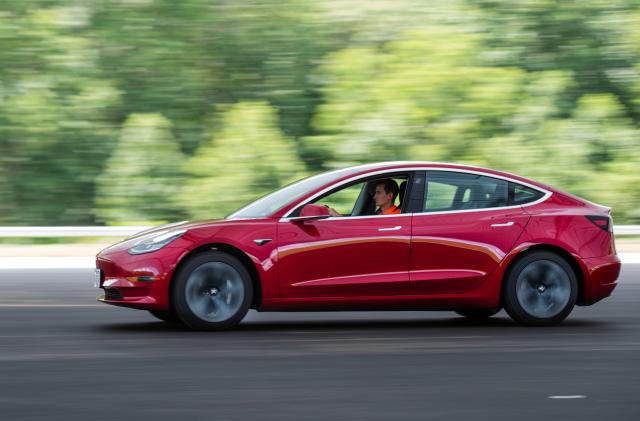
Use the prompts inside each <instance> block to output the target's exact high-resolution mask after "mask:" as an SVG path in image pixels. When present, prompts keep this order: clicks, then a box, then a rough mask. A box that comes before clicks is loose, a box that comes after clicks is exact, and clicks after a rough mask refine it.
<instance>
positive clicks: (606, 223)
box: [586, 215, 611, 232]
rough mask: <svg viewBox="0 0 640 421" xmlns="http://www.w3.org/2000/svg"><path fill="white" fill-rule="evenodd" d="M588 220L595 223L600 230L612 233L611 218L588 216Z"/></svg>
mask: <svg viewBox="0 0 640 421" xmlns="http://www.w3.org/2000/svg"><path fill="white" fill-rule="evenodd" d="M586 217H587V219H588V220H589V221H591V222H593V223H594V224H595V225H596V226H597V227H598V228H600V229H602V230H603V231H608V232H611V217H610V216H601V215H586Z"/></svg>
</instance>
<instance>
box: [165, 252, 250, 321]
mask: <svg viewBox="0 0 640 421" xmlns="http://www.w3.org/2000/svg"><path fill="white" fill-rule="evenodd" d="M209 250H218V251H222V252H224V253H227V254H230V255H231V256H233V257H235V258H237V259H238V260H240V263H242V265H243V266H244V267H245V269H247V271H248V272H249V276H250V277H251V285H252V286H253V300H252V303H251V307H250V308H253V309H257V308H259V307H260V304H261V303H262V285H261V283H260V275H259V274H258V270H257V269H256V267H255V265H254V264H253V262H252V261H251V259H250V258H249V256H248V255H247V254H246V253H245V252H244V251H242V250H240V249H239V248H237V247H234V246H232V245H230V244H226V243H208V244H203V245H201V246H198V247H196V248H194V249H193V250H191V251H189V252H188V253H186V254H185V255H184V256H182V258H181V259H180V261H179V262H178V264H177V265H176V267H175V269H174V271H173V274H172V275H171V282H170V285H169V305H170V306H173V304H172V303H173V300H172V298H173V297H172V294H173V288H172V287H171V286H172V285H173V280H174V278H175V277H176V274H178V273H179V271H180V269H181V268H182V266H184V264H185V263H186V262H187V261H189V259H190V258H192V257H193V256H195V255H197V254H200V253H202V252H205V251H209Z"/></svg>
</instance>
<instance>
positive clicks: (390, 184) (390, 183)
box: [376, 178, 400, 202]
mask: <svg viewBox="0 0 640 421" xmlns="http://www.w3.org/2000/svg"><path fill="white" fill-rule="evenodd" d="M379 185H383V186H384V191H385V192H386V193H387V194H389V193H393V198H392V199H391V201H392V202H393V201H394V200H396V197H398V192H400V188H399V187H398V183H396V182H395V181H394V180H392V179H390V178H385V179H383V180H378V181H376V187H378V186H379Z"/></svg>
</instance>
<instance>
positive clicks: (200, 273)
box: [172, 251, 253, 330]
mask: <svg viewBox="0 0 640 421" xmlns="http://www.w3.org/2000/svg"><path fill="white" fill-rule="evenodd" d="M172 288H173V294H172V299H173V306H174V308H175V310H176V313H177V315H178V317H179V318H180V319H181V320H182V321H183V322H185V323H186V324H187V325H189V326H190V327H192V328H194V329H200V330H222V329H228V328H230V327H233V326H235V325H237V324H238V323H240V321H241V320H242V318H243V317H244V316H245V315H246V314H247V311H249V307H250V306H251V300H252V298H253V287H252V284H251V277H250V276H249V273H248V272H247V269H246V268H245V267H244V266H243V265H242V263H240V261H239V260H238V259H236V258H235V257H233V256H231V255H229V254H226V253H223V252H220V251H208V252H205V253H200V254H198V255H196V256H194V257H193V258H191V259H190V260H189V261H188V262H187V263H186V264H185V265H184V266H183V267H182V268H181V269H180V271H179V273H178V274H177V276H176V278H175V279H174V282H173V285H172Z"/></svg>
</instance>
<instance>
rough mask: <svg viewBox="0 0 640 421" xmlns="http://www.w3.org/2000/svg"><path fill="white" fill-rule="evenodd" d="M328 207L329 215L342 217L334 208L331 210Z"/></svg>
mask: <svg viewBox="0 0 640 421" xmlns="http://www.w3.org/2000/svg"><path fill="white" fill-rule="evenodd" d="M327 207H328V208H329V215H331V216H342V215H340V214H339V213H338V211H336V210H335V209H334V208H330V207H329V206H327Z"/></svg>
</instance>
